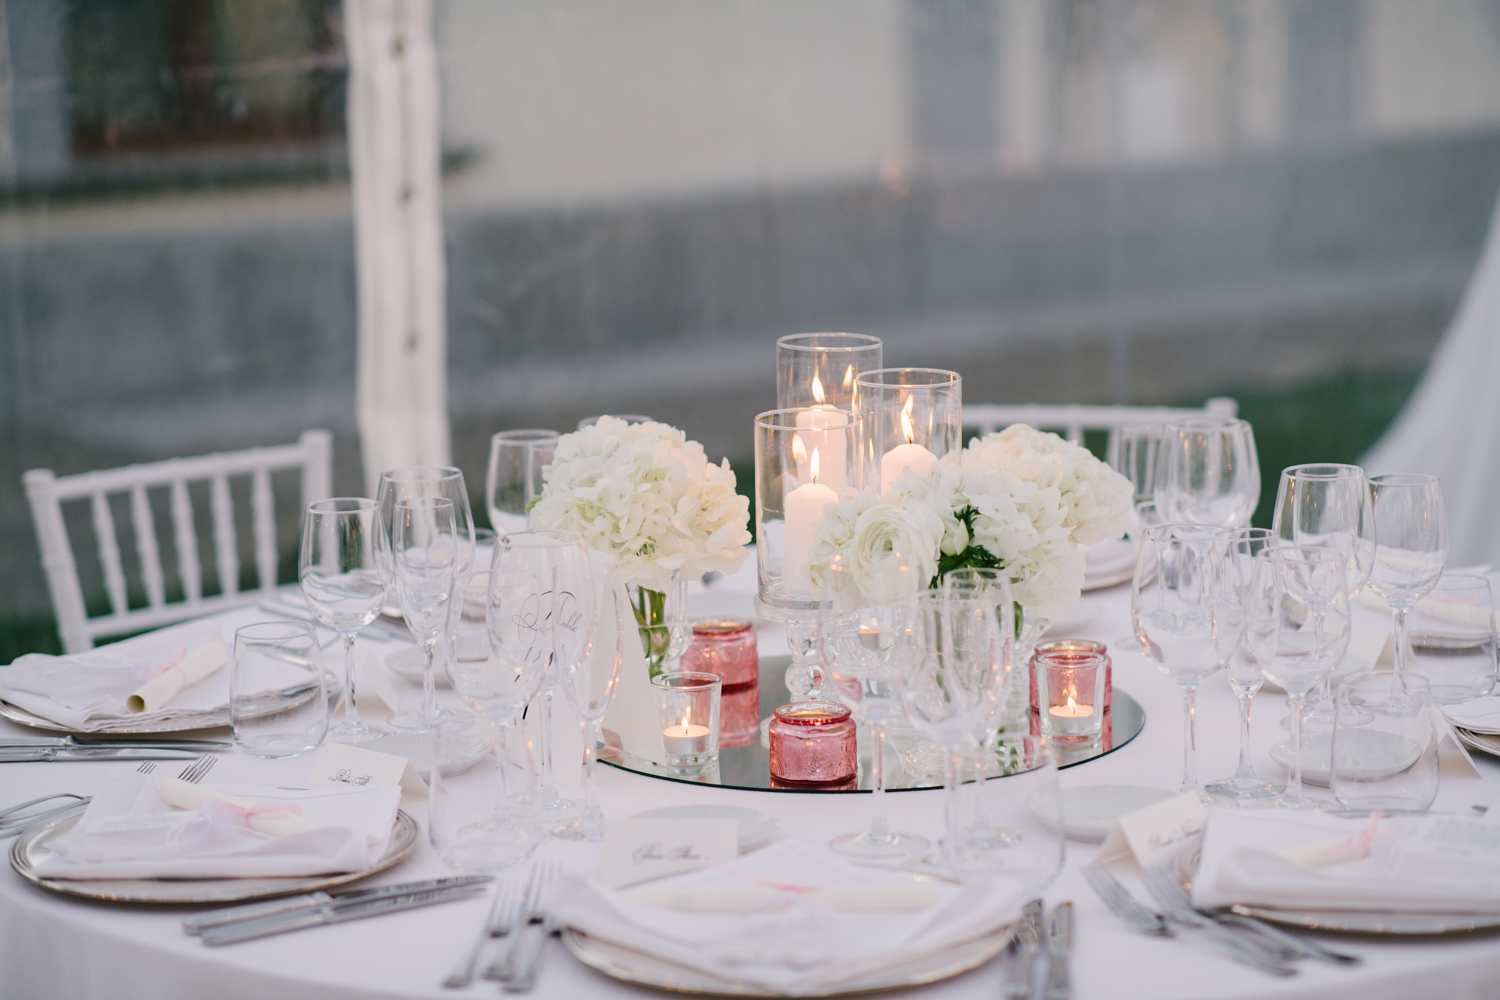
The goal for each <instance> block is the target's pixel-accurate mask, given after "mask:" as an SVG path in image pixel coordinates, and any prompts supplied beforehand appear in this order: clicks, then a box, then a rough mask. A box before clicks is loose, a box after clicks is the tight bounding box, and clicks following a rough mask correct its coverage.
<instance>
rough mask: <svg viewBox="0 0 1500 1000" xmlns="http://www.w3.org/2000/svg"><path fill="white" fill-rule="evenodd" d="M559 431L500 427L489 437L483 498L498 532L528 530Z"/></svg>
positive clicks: (491, 521)
mask: <svg viewBox="0 0 1500 1000" xmlns="http://www.w3.org/2000/svg"><path fill="white" fill-rule="evenodd" d="M560 436H561V435H559V434H558V433H557V431H548V430H520V431H501V432H500V433H499V434H496V435H495V436H494V437H492V438H490V464H489V468H488V470H487V471H486V473H485V477H484V502H485V506H486V507H487V508H488V509H489V514H490V527H492V528H494V529H495V532H496V533H497V534H501V535H504V534H506V533H507V532H511V531H525V530H526V526H527V517H526V513H527V511H529V510H530V509H531V501H532V500H533V499H535V498H536V496H537V494H539V493H541V492H542V470H543V469H545V468H546V467H547V466H548V465H551V464H552V457H553V456H554V455H555V454H556V453H557V441H558V438H559V437H560Z"/></svg>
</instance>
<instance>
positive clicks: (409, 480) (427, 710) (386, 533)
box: [375, 465, 474, 732]
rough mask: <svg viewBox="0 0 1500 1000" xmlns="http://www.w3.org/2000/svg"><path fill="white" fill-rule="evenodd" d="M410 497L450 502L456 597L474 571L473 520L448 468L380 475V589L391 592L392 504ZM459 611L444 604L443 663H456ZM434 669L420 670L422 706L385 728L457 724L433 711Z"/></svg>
mask: <svg viewBox="0 0 1500 1000" xmlns="http://www.w3.org/2000/svg"><path fill="white" fill-rule="evenodd" d="M416 497H446V498H447V499H449V500H451V501H453V517H454V523H455V525H456V526H457V529H458V533H457V541H458V561H457V563H456V566H455V570H454V581H453V583H454V586H453V594H454V595H455V596H458V595H462V594H463V593H464V591H465V590H466V589H468V585H469V577H470V576H471V574H472V573H473V571H474V515H473V514H472V513H471V512H470V509H469V491H468V488H467V487H466V486H465V485H464V474H463V472H462V471H460V470H458V469H456V468H453V467H452V466H443V465H413V466H408V467H405V468H400V469H391V470H390V471H388V472H383V473H381V474H380V488H379V490H378V491H377V492H376V494H375V503H376V506H378V507H379V508H380V514H381V517H382V518H383V519H384V520H383V521H382V527H383V530H382V531H381V532H380V533H379V535H378V536H377V537H376V545H377V548H376V550H375V555H376V559H377V561H378V562H379V565H380V572H381V576H382V578H383V579H384V580H385V582H386V587H387V588H388V589H389V590H390V591H391V592H392V593H394V592H395V578H394V576H393V572H394V570H393V566H392V559H391V530H392V526H393V525H394V523H395V512H396V504H397V503H398V502H400V501H402V500H409V499H413V498H416ZM462 612H463V601H462V599H461V597H460V598H459V599H456V600H452V601H450V604H449V608H448V614H449V620H448V623H447V631H446V632H445V634H444V636H445V638H446V639H447V640H448V641H447V643H446V644H445V646H444V661H445V663H446V662H448V661H451V660H453V659H455V658H456V656H455V655H454V654H456V651H457V648H458V622H459V618H460V617H461V616H462ZM434 669H435V668H434V667H432V666H428V667H426V668H424V670H423V673H422V705H421V707H420V708H419V709H418V710H417V711H414V712H403V713H401V714H399V715H393V716H391V719H390V723H391V726H392V727H394V728H396V729H403V730H407V731H409V732H433V731H435V730H436V729H437V727H438V724H439V723H440V722H441V723H449V724H455V723H458V722H461V721H462V719H463V717H462V716H461V714H460V713H457V712H454V711H452V710H451V709H446V708H438V707H437V682H436V675H435V673H434Z"/></svg>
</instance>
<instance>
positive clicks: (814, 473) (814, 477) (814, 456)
mask: <svg viewBox="0 0 1500 1000" xmlns="http://www.w3.org/2000/svg"><path fill="white" fill-rule="evenodd" d="M812 481H813V482H817V481H818V449H816V448H814V449H813V453H812Z"/></svg>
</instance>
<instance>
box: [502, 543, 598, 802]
mask: <svg viewBox="0 0 1500 1000" xmlns="http://www.w3.org/2000/svg"><path fill="white" fill-rule="evenodd" d="M501 544H502V545H503V546H504V552H505V557H506V558H507V559H508V560H509V561H510V562H511V564H513V565H525V566H529V567H531V568H532V571H533V572H534V573H535V575H536V576H537V577H538V579H540V580H542V581H543V583H544V588H543V590H542V591H540V592H538V594H537V603H536V606H535V608H534V609H533V610H532V611H531V615H532V620H533V622H534V625H535V628H536V630H537V636H538V638H537V643H538V649H540V650H543V672H542V679H541V682H540V683H539V685H538V688H537V692H538V694H539V695H540V696H541V703H540V704H536V703H535V702H533V705H534V709H533V710H535V711H539V712H540V716H539V732H538V739H537V743H538V748H537V749H538V750H539V751H540V755H541V756H540V760H539V761H538V763H539V764H540V771H541V774H540V780H539V781H538V783H537V787H536V791H537V795H536V798H535V800H534V801H533V803H532V804H533V806H534V808H535V809H536V814H537V818H538V820H539V821H540V822H541V823H542V826H543V828H544V829H549V830H550V829H552V828H553V827H556V826H558V825H561V824H565V823H567V822H569V821H571V820H574V819H577V818H578V816H579V815H580V811H581V804H580V803H578V802H576V801H572V800H569V799H565V798H563V797H562V796H560V795H559V794H558V792H557V783H556V781H555V780H554V779H553V761H552V696H553V694H554V693H555V692H556V691H557V689H558V686H559V685H560V684H561V683H562V681H563V679H564V677H565V676H566V671H567V670H569V669H573V668H574V667H576V666H577V665H578V664H579V663H581V662H582V661H583V659H584V658H586V657H587V656H588V655H589V649H590V646H591V644H592V642H593V628H594V584H593V571H592V568H591V565H590V561H589V551H588V548H587V547H586V546H585V545H584V543H583V536H582V535H580V534H578V533H577V532H575V531H558V530H542V529H537V530H532V531H515V532H512V533H511V534H509V535H506V536H505V538H503V539H502V540H501ZM492 634H493V630H492Z"/></svg>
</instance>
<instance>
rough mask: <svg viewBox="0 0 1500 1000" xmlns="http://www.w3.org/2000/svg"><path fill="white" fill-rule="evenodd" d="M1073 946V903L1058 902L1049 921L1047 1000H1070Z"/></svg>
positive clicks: (1071, 993) (1071, 992)
mask: <svg viewBox="0 0 1500 1000" xmlns="http://www.w3.org/2000/svg"><path fill="white" fill-rule="evenodd" d="M1072 948H1073V904H1072V903H1071V902H1067V903H1058V904H1057V905H1056V906H1054V907H1053V908H1052V917H1051V919H1049V920H1048V921H1047V1000H1069V997H1071V996H1072V995H1073V984H1072V983H1071V982H1070V981H1069V978H1068V952H1069V951H1071V950H1072Z"/></svg>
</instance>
